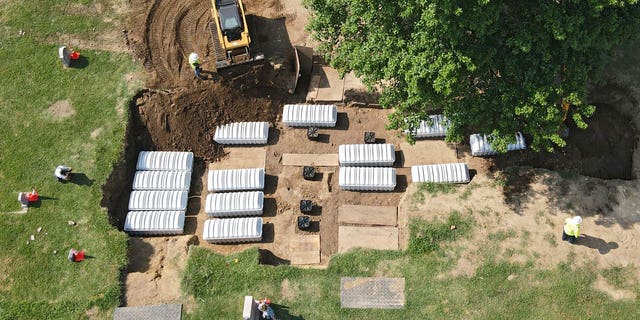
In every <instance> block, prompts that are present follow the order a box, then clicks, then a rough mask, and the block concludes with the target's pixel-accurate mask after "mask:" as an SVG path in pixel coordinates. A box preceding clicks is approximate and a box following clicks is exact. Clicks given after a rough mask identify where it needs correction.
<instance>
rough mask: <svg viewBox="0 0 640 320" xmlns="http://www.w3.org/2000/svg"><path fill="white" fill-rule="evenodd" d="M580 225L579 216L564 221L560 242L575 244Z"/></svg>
mask: <svg viewBox="0 0 640 320" xmlns="http://www.w3.org/2000/svg"><path fill="white" fill-rule="evenodd" d="M581 223H582V217H581V216H575V217H573V218H566V219H564V226H563V227H562V240H563V241H569V243H575V242H576V240H578V237H579V236H580V224H581Z"/></svg>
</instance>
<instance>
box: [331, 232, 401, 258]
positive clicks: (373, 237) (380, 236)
mask: <svg viewBox="0 0 640 320" xmlns="http://www.w3.org/2000/svg"><path fill="white" fill-rule="evenodd" d="M352 248H369V249H378V250H398V228H396V227H352V226H339V227H338V252H339V253H343V252H347V251H349V249H352Z"/></svg>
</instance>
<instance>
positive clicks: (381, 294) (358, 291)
mask: <svg viewBox="0 0 640 320" xmlns="http://www.w3.org/2000/svg"><path fill="white" fill-rule="evenodd" d="M404 282H405V281H404V278H364V277H357V278H350V277H344V278H341V279H340V304H341V305H342V307H343V308H362V309H364V308H366V309H400V308H402V307H404V300H405V299H404Z"/></svg>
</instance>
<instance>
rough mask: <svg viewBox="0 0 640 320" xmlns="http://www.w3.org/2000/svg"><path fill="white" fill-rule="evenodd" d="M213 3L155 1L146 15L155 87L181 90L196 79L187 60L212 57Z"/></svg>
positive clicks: (148, 58)
mask: <svg viewBox="0 0 640 320" xmlns="http://www.w3.org/2000/svg"><path fill="white" fill-rule="evenodd" d="M210 9H211V2H209V1H202V0H186V1H185V0H154V1H153V2H152V4H151V5H150V6H149V10H148V12H147V14H146V29H145V31H144V37H143V38H144V42H145V44H146V45H147V51H146V53H145V66H146V67H147V68H148V70H149V71H151V73H152V74H153V75H154V76H155V81H151V83H162V84H163V85H165V86H166V85H171V86H180V85H181V84H184V81H185V80H188V79H190V77H192V73H191V70H190V68H189V65H188V64H187V62H186V56H187V55H188V54H189V52H192V51H194V52H198V53H199V54H200V55H201V56H202V57H205V56H207V55H208V52H209V50H208V46H209V42H210V41H209V33H208V32H207V23H208V22H209V20H210V18H211V12H210Z"/></svg>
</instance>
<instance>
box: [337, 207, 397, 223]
mask: <svg viewBox="0 0 640 320" xmlns="http://www.w3.org/2000/svg"><path fill="white" fill-rule="evenodd" d="M338 223H339V224H345V223H349V224H363V225H371V226H394V227H395V226H396V225H397V224H398V208H397V207H391V206H355V205H343V206H340V207H339V208H338Z"/></svg>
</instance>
